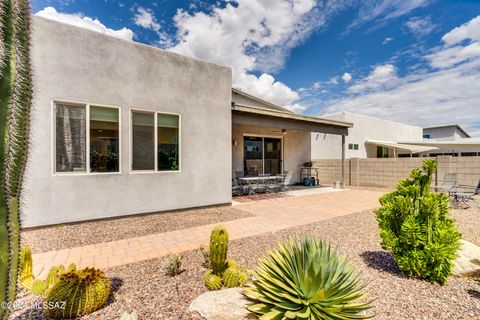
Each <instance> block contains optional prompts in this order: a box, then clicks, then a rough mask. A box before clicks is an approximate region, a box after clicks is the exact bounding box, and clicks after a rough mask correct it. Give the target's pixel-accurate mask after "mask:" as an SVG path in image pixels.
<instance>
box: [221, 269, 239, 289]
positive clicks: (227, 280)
mask: <svg viewBox="0 0 480 320" xmlns="http://www.w3.org/2000/svg"><path fill="white" fill-rule="evenodd" d="M223 284H224V285H225V287H227V288H235V287H238V285H239V284H240V272H238V269H237V268H235V267H230V268H227V269H226V270H225V272H224V273H223Z"/></svg>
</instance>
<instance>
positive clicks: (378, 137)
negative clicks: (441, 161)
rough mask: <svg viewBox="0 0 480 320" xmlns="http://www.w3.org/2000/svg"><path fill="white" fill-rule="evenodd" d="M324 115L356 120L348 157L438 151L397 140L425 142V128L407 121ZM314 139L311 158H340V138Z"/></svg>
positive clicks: (348, 139)
mask: <svg viewBox="0 0 480 320" xmlns="http://www.w3.org/2000/svg"><path fill="white" fill-rule="evenodd" d="M322 117H323V118H327V119H335V120H338V121H346V122H350V123H353V127H352V128H351V129H350V130H349V134H348V136H347V137H346V142H345V145H346V146H345V147H346V151H345V157H346V158H347V159H350V158H394V157H398V156H410V155H411V154H413V155H417V156H418V155H419V154H421V153H423V152H427V151H430V150H436V149H437V148H436V147H425V146H420V145H413V144H407V143H403V144H399V143H398V141H417V142H422V141H423V139H422V133H423V129H422V128H421V127H417V126H412V125H408V124H405V123H400V122H395V121H390V120H385V119H380V118H376V117H371V116H366V115H362V114H357V113H352V112H339V113H335V114H330V115H324V116H322ZM311 139H312V159H340V158H341V150H339V149H338V148H335V147H334V146H335V145H338V144H339V143H340V142H339V141H340V140H339V139H340V137H338V136H332V135H329V134H318V133H314V134H312V136H311Z"/></svg>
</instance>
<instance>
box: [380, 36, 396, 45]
mask: <svg viewBox="0 0 480 320" xmlns="http://www.w3.org/2000/svg"><path fill="white" fill-rule="evenodd" d="M393 39H395V38H393V37H386V38H385V40H383V42H382V44H387V43H389V42H391V41H393Z"/></svg>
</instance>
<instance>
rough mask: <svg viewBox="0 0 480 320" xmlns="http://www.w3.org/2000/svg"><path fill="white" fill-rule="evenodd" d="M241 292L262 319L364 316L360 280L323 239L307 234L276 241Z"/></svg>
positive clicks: (251, 308)
mask: <svg viewBox="0 0 480 320" xmlns="http://www.w3.org/2000/svg"><path fill="white" fill-rule="evenodd" d="M253 276H254V278H255V279H256V280H255V281H254V282H252V284H251V285H250V286H249V287H247V288H245V290H244V294H245V295H246V296H247V297H248V298H249V299H251V300H253V301H254V302H255V304H252V305H251V306H250V307H249V308H248V309H249V310H250V311H252V312H253V313H255V314H256V315H258V316H260V318H261V319H265V320H267V319H272V320H273V319H312V320H315V319H338V320H340V319H367V318H371V316H369V315H363V314H360V312H362V311H364V310H367V309H368V308H370V302H369V301H361V302H359V300H364V297H365V294H364V293H363V292H362V290H363V288H364V287H365V283H361V279H360V277H359V276H358V275H357V274H356V273H354V270H353V268H352V267H351V266H350V265H349V264H347V262H346V261H345V260H344V259H343V258H340V257H339V256H338V255H337V254H336V252H335V251H333V250H331V249H330V245H327V244H326V243H325V242H323V241H322V240H318V239H315V238H313V237H310V236H307V237H303V238H302V239H301V240H300V242H298V241H296V240H295V239H293V238H292V239H290V240H289V241H288V242H287V243H286V244H279V248H278V249H274V250H271V251H269V252H268V255H267V256H266V257H264V258H262V259H261V260H260V261H259V267H258V269H257V270H256V271H255V272H254V275H253Z"/></svg>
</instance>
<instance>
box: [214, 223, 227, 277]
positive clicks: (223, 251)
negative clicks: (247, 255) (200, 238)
mask: <svg viewBox="0 0 480 320" xmlns="http://www.w3.org/2000/svg"><path fill="white" fill-rule="evenodd" d="M227 250H228V232H227V229H225V228H224V227H222V226H216V227H215V228H214V229H213V231H212V234H211V236H210V264H211V266H212V269H213V273H214V274H216V275H221V274H222V273H223V271H224V270H225V267H226V261H227Z"/></svg>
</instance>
